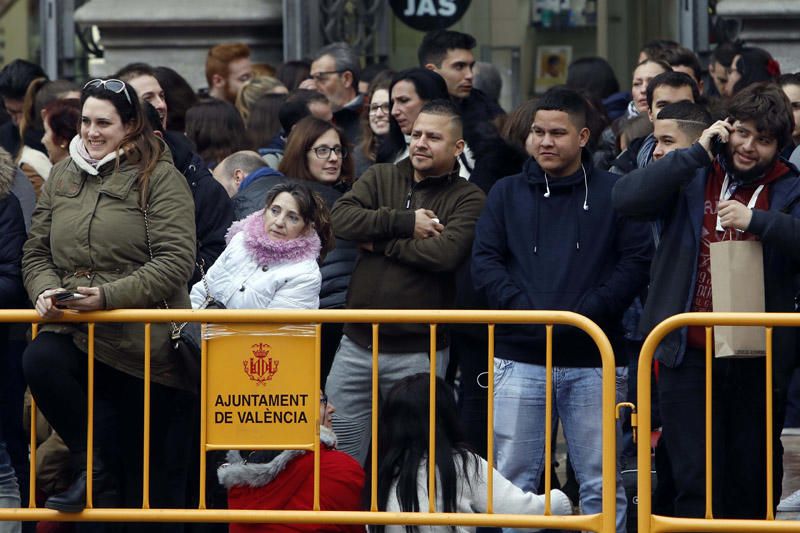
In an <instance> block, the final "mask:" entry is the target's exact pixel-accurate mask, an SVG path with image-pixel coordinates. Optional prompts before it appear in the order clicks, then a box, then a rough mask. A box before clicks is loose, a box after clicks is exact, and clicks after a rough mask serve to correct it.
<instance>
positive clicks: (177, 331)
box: [142, 204, 186, 341]
mask: <svg viewBox="0 0 800 533" xmlns="http://www.w3.org/2000/svg"><path fill="white" fill-rule="evenodd" d="M149 208H150V205H149V204H146V205H145V206H144V207H143V208H142V214H143V215H144V236H145V242H146V243H147V253H148V255H150V260H151V261H152V260H153V259H154V257H153V246H152V245H151V244H150V217H148V216H147V212H148V210H149ZM161 303H162V304H163V306H164V309H169V305H168V304H167V300H166V299H163V300H161ZM185 325H186V322H184V323H183V324H181V325H180V326H179V325H178V324H176V323H175V322H170V326H171V332H170V337H171V338H172V340H173V341H176V340H178V339H179V338H180V336H181V331H182V330H183V327H184V326H185Z"/></svg>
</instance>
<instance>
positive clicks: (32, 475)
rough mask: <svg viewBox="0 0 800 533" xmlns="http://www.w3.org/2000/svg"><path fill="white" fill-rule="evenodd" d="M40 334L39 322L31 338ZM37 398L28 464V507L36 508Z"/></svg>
mask: <svg viewBox="0 0 800 533" xmlns="http://www.w3.org/2000/svg"><path fill="white" fill-rule="evenodd" d="M38 334H39V324H33V325H32V326H31V340H33V339H35V338H36V335H38ZM36 419H37V416H36V399H34V397H33V394H31V434H30V444H29V446H30V448H29V449H30V452H29V461H30V464H29V465H28V479H29V480H30V482H29V486H28V508H29V509H36V448H37V447H38V444H39V441H38V440H37V438H36Z"/></svg>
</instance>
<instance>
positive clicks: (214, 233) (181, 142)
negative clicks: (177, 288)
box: [164, 131, 233, 287]
mask: <svg viewBox="0 0 800 533" xmlns="http://www.w3.org/2000/svg"><path fill="white" fill-rule="evenodd" d="M164 140H165V141H166V143H167V146H169V149H170V151H171V152H172V159H173V161H174V162H175V167H176V168H177V169H178V170H180V172H181V174H183V175H184V176H185V177H186V181H187V182H188V183H189V188H190V189H191V190H192V198H193V199H194V217H195V229H196V231H197V263H200V262H201V260H202V261H203V264H204V268H205V269H206V270H208V269H209V268H211V265H213V264H214V261H216V260H217V258H218V257H219V255H220V254H221V253H222V250H224V249H225V233H226V232H227V231H228V228H229V227H230V226H231V224H232V223H233V203H232V202H231V199H230V198H229V197H228V193H227V192H225V188H224V187H223V186H222V185H220V184H219V182H217V180H215V179H214V176H212V175H211V172H210V171H209V170H208V168H207V167H206V165H205V164H204V163H203V160H202V159H201V158H200V156H199V155H197V154H196V153H194V152H192V146H191V144H190V142H189V139H187V138H186V136H185V135H182V134H180V133H178V132H174V131H168V132H166V133H165V135H164ZM200 278H201V275H200V269H199V268H198V267H197V265H195V268H194V273H193V274H192V279H190V280H189V287H191V286H193V285H194V284H195V283H197V282H198V281H200Z"/></svg>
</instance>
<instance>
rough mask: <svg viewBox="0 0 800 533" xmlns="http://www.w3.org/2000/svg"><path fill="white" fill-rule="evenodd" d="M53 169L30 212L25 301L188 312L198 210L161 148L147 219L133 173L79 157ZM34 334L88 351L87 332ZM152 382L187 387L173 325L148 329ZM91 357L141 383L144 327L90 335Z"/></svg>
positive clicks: (55, 328)
mask: <svg viewBox="0 0 800 533" xmlns="http://www.w3.org/2000/svg"><path fill="white" fill-rule="evenodd" d="M77 140H78V138H77V137H76V138H75V139H74V140H73V143H72V145H71V146H70V153H71V155H72V157H69V158H67V159H65V160H63V161H61V162H59V163H58V164H57V165H56V166H54V167H53V170H52V172H51V173H50V177H49V179H48V180H47V183H46V184H45V186H44V188H43V190H42V195H41V197H40V198H39V202H38V204H37V206H36V210H35V211H34V214H33V220H32V223H31V231H30V236H29V238H28V241H27V242H26V243H25V247H24V255H23V260H22V270H23V277H24V282H25V288H26V290H27V292H28V295H29V297H30V299H31V301H34V302H35V301H36V299H37V297H38V296H39V294H41V293H42V292H43V291H44V290H46V289H53V288H57V287H63V288H64V289H67V290H75V289H76V288H77V287H78V286H88V287H100V289H101V291H102V293H103V297H104V302H105V308H106V309H136V308H139V309H153V308H157V307H163V301H164V300H166V302H167V304H168V305H169V307H170V308H171V309H178V308H188V307H190V304H189V295H188V292H187V290H186V284H187V281H188V280H189V278H190V276H191V274H192V271H193V268H194V258H195V253H196V243H195V223H194V204H193V201H192V194H191V192H190V190H189V187H188V185H187V184H186V180H185V179H184V178H183V176H182V175H181V174H180V172H179V171H178V170H177V169H176V168H175V167H174V166H173V164H172V159H171V157H170V154H169V151H168V150H167V149H165V150H164V152H163V153H162V155H161V157H160V158H159V161H158V163H157V165H156V167H155V169H154V171H153V173H152V175H151V176H150V178H149V184H148V200H147V205H148V218H149V225H150V240H151V244H152V250H153V259H152V260H151V259H150V254H149V252H148V247H147V239H146V234H145V219H144V214H143V212H142V210H141V209H140V207H139V203H138V202H139V185H138V183H137V178H138V176H139V169H138V167H137V166H134V165H131V164H129V163H128V162H127V161H126V159H125V157H124V156H120V158H121V161H120V165H119V168H118V169H117V168H115V166H116V158H115V157H114V156H113V155H109V156H107V157H106V158H105V159H104V160H103V161H102V162H101V163H100V164H99V165H98V168H97V169H95V168H93V167H92V166H91V165H89V164H88V163H87V162H86V161H84V160H83V158H81V157H80V156H78V155H77V152H76V150H74V149H73V148H74V147H73V145H75V143H76V141H77ZM40 331H42V332H55V333H62V334H70V335H72V337H73V340H74V342H75V345H76V346H77V347H78V348H79V349H81V350H82V351H84V352H87V353H88V335H87V326H86V325H85V324H56V323H53V324H46V325H44V326H43V327H42V328H41V329H40ZM151 347H152V349H151V357H152V369H151V372H152V374H151V375H152V380H153V381H154V382H156V383H160V384H162V385H166V386H170V387H178V388H190V387H189V386H188V384H187V383H186V381H185V379H184V376H183V375H182V371H181V367H180V366H179V362H178V359H177V358H176V356H175V355H174V353H173V351H172V349H171V346H170V325H169V324H153V325H152V329H151ZM95 358H96V359H97V360H98V361H102V362H103V363H105V364H107V365H109V366H111V367H113V368H115V369H117V370H119V371H121V372H125V373H126V374H130V375H133V376H137V377H143V376H144V325H143V324H134V323H114V324H111V323H106V324H97V326H96V327H95Z"/></svg>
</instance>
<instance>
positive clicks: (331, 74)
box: [300, 43, 364, 145]
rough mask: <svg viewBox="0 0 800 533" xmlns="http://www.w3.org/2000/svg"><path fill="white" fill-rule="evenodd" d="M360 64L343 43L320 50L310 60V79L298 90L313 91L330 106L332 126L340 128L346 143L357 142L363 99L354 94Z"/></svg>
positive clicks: (356, 87) (359, 73)
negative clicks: (326, 99) (323, 97)
mask: <svg viewBox="0 0 800 533" xmlns="http://www.w3.org/2000/svg"><path fill="white" fill-rule="evenodd" d="M360 76H361V64H360V62H359V58H358V55H357V54H356V52H355V50H353V48H352V47H351V46H350V45H349V44H347V43H331V44H329V45H326V46H323V47H322V48H320V49H319V50H318V51H317V53H316V54H315V55H314V57H313V58H312V62H311V78H310V79H308V80H306V81H304V82H303V83H302V84H301V85H300V88H301V89H315V90H317V91H319V92H321V93H322V94H324V95H325V96H327V97H328V100H330V102H331V106H332V107H333V122H334V123H335V124H336V125H337V126H339V127H340V128H342V129H343V130H344V132H345V135H346V136H347V139H348V140H349V141H350V142H351V143H353V144H354V145H357V144H358V143H359V142H360V141H361V128H360V119H361V114H362V112H363V109H364V95H361V94H359V93H358V90H357V89H358V80H359V77H360Z"/></svg>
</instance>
